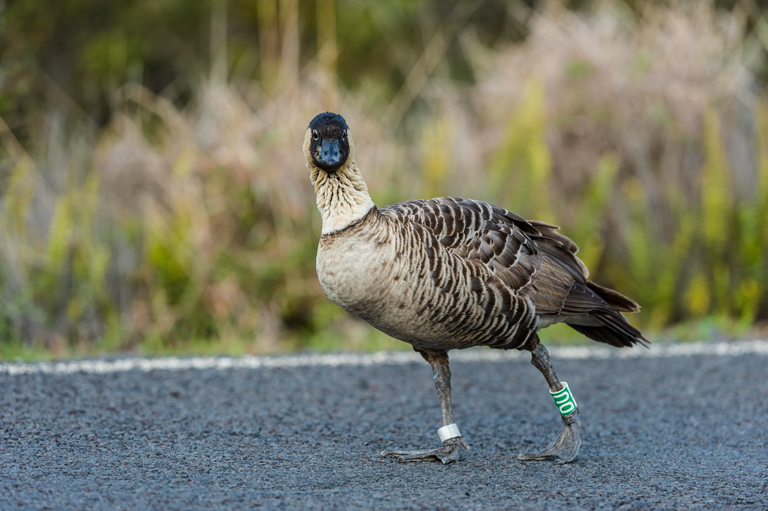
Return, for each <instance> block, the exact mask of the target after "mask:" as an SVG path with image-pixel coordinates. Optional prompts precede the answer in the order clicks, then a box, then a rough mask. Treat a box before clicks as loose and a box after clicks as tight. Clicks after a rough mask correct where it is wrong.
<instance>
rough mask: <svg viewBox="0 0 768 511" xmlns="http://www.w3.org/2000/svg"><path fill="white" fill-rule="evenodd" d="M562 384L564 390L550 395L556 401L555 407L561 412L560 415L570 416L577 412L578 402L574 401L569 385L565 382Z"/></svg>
mask: <svg viewBox="0 0 768 511" xmlns="http://www.w3.org/2000/svg"><path fill="white" fill-rule="evenodd" d="M560 383H562V384H563V388H562V389H560V390H558V391H557V392H550V394H551V395H552V399H554V400H555V406H557V409H558V410H559V411H560V415H569V414H571V413H573V411H574V410H576V400H575V399H573V394H571V389H570V388H568V384H567V383H565V382H564V381H563V382H560Z"/></svg>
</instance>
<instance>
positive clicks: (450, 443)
mask: <svg viewBox="0 0 768 511" xmlns="http://www.w3.org/2000/svg"><path fill="white" fill-rule="evenodd" d="M462 447H464V448H465V449H466V450H467V451H469V445H467V442H465V441H464V439H463V438H461V437H458V438H451V439H449V440H446V441H445V442H443V445H442V446H441V447H438V448H437V449H425V450H420V451H400V450H396V449H387V450H385V451H381V454H379V456H381V457H386V456H395V457H397V458H398V460H397V461H399V462H405V461H442V462H443V464H448V463H450V462H452V461H459V459H460V458H461V448H462Z"/></svg>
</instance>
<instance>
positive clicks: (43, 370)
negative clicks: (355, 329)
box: [0, 341, 768, 511]
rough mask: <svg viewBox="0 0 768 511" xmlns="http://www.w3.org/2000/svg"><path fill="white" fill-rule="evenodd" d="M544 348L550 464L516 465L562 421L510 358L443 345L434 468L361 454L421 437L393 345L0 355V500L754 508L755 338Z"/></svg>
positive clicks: (763, 410) (416, 404)
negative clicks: (569, 442)
mask: <svg viewBox="0 0 768 511" xmlns="http://www.w3.org/2000/svg"><path fill="white" fill-rule="evenodd" d="M550 351H551V353H552V359H553V363H554V366H555V369H556V371H557V373H558V375H559V376H560V377H561V378H562V379H564V380H566V381H567V382H568V383H569V385H570V387H571V389H572V390H573V393H574V396H575V397H576V400H577V401H578V403H579V407H580V409H581V411H582V413H581V421H582V428H581V433H582V440H583V444H582V448H581V453H580V455H579V457H578V458H577V460H576V461H575V462H574V463H571V464H569V465H564V466H559V465H555V464H553V463H551V462H525V463H524V462H519V461H516V460H515V459H514V455H515V454H516V453H518V452H520V451H531V450H534V449H538V448H543V447H544V446H545V445H546V444H547V443H549V442H550V441H552V440H554V439H555V438H556V437H557V435H558V434H559V432H560V429H561V421H560V419H559V417H558V415H557V411H556V409H555V407H554V404H553V403H552V399H551V398H550V396H549V393H548V388H547V386H546V384H545V382H544V379H543V377H542V376H541V374H539V372H538V371H536V369H535V368H534V367H533V366H531V364H530V363H529V362H528V357H527V356H523V355H522V354H517V353H501V352H492V351H490V350H484V351H474V350H470V351H467V352H462V353H460V354H459V353H457V354H456V355H455V356H454V357H452V363H451V369H452V372H453V402H454V414H455V417H456V422H457V424H458V425H459V426H460V427H461V431H462V433H463V434H464V437H465V439H466V440H467V441H468V442H469V444H470V446H471V448H472V450H471V452H469V453H465V455H464V458H463V460H462V461H460V462H459V463H454V464H450V465H442V464H440V463H410V464H408V463H397V462H396V461H394V460H392V459H380V458H378V453H379V452H380V451H381V450H383V449H385V448H390V447H407V448H426V447H432V446H437V445H438V443H439V441H438V439H437V435H436V430H437V428H438V427H439V426H440V425H441V424H440V410H439V405H438V400H437V396H436V394H435V390H434V387H433V385H432V381H431V372H430V368H429V366H428V365H427V364H426V363H425V362H423V361H421V360H420V358H419V357H418V356H417V355H415V354H411V353H396V354H384V355H365V356H320V357H315V356H303V357H278V358H266V359H265V358H256V357H247V358H243V359H227V358H218V359H155V360H149V361H146V360H140V359H127V360H117V361H95V362H93V361H92V362H85V363H71V364H58V365H39V364H38V365H24V364H0V509H2V510H3V511H6V510H16V509H23V510H27V509H104V510H118V509H139V510H142V509H254V508H255V509H291V510H293V509H478V510H481V509H482V510H487V509H544V508H546V509H566V508H568V509H582V508H590V509H602V508H604V509H695V508H722V507H733V508H738V509H742V508H750V509H751V508H754V509H766V508H768V426H767V424H768V378H766V365H768V343H766V342H759V341H758V342H753V343H741V344H732V345H715V346H712V345H694V346H693V347H691V346H688V347H686V346H685V345H683V346H682V347H678V348H675V347H672V348H664V347H661V346H654V347H653V349H652V350H650V351H648V350H642V351H641V350H640V349H639V348H635V349H634V350H613V351H608V350H606V349H604V348H601V347H599V346H596V347H595V348H589V349H587V348H560V349H554V348H552V349H551V350H550ZM452 355H454V354H453V353H452ZM334 357H335V358H334Z"/></svg>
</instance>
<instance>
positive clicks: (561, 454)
mask: <svg viewBox="0 0 768 511" xmlns="http://www.w3.org/2000/svg"><path fill="white" fill-rule="evenodd" d="M531 355H532V356H531V363H532V364H533V365H534V366H536V369H538V370H539V371H541V374H543V375H544V378H546V380H547V383H548V384H549V389H550V392H551V393H552V394H554V395H555V402H556V403H557V402H558V398H559V397H560V396H564V394H570V391H566V393H560V394H558V392H561V391H562V390H563V389H565V387H566V386H565V385H563V384H562V383H560V380H558V379H557V375H556V374H555V370H554V369H553V368H552V363H551V362H550V361H549V353H548V352H547V348H545V347H544V346H543V345H541V344H539V343H538V342H537V343H536V349H534V350H532V351H531ZM564 399H565V397H563V400H564ZM571 400H572V396H571ZM569 409H572V410H573V411H572V412H570V413H568V414H567V415H562V411H564V410H565V411H567V410H569ZM559 411H561V418H562V419H563V423H564V424H565V426H564V427H563V432H562V433H560V436H559V437H558V439H557V440H555V441H554V442H552V443H551V444H549V445H548V446H547V448H546V449H544V450H543V451H541V452H538V453H531V454H518V456H517V459H519V460H526V461H527V460H546V459H550V458H556V459H557V463H558V464H562V463H568V462H570V461H573V460H574V459H575V458H576V455H577V454H579V447H580V446H581V438H580V437H579V426H580V425H581V421H580V420H579V418H578V417H577V416H576V415H577V414H578V413H579V409H578V408H575V402H573V406H570V405H568V404H567V402H566V404H565V406H561V407H560V410H559Z"/></svg>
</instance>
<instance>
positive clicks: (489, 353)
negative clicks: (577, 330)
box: [0, 340, 768, 375]
mask: <svg viewBox="0 0 768 511" xmlns="http://www.w3.org/2000/svg"><path fill="white" fill-rule="evenodd" d="M547 349H548V350H549V353H550V355H551V356H552V358H553V359H556V360H558V359H559V360H567V359H574V360H575V359H590V358H593V359H606V358H659V357H662V358H664V357H685V356H691V355H714V356H736V355H747V354H754V355H768V340H755V341H736V342H729V343H713V344H705V343H692V344H655V345H652V346H651V349H645V348H642V347H636V348H633V349H616V348H610V347H607V346H599V345H598V346H551V347H548V348H547ZM450 357H451V361H457V362H479V361H485V362H504V361H508V360H519V359H524V360H528V358H529V355H528V354H527V353H525V352H519V351H516V350H510V351H499V350H490V349H471V350H465V351H453V352H451V354H450ZM420 361H422V358H421V356H420V355H418V354H417V353H415V352H413V351H394V352H391V351H390V352H387V351H382V352H378V353H365V354H353V353H348V354H303V355H285V356H272V357H256V356H251V355H246V356H244V357H240V358H231V357H165V358H139V357H136V358H123V359H118V360H71V361H64V362H39V363H32V364H24V363H10V364H8V363H0V373H2V374H9V375H18V374H37V373H48V374H69V373H81V372H82V373H93V374H104V373H113V372H120V371H133V370H139V371H155V370H181V369H260V368H279V367H307V366H330V367H334V366H370V365H378V364H409V363H413V362H420Z"/></svg>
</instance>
